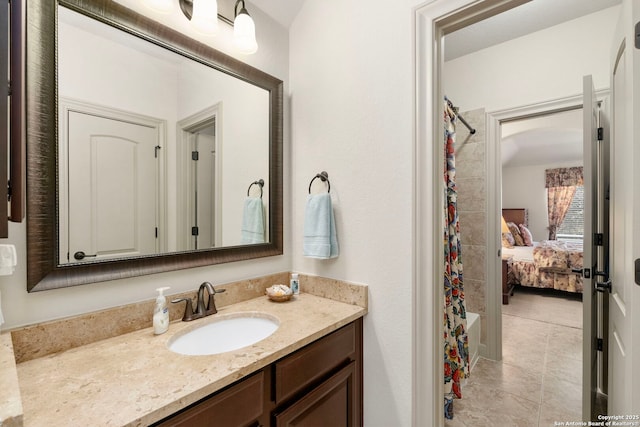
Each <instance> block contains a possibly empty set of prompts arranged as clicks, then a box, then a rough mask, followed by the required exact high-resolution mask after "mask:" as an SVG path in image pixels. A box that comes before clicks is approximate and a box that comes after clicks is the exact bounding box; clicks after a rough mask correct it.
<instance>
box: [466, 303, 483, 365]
mask: <svg viewBox="0 0 640 427" xmlns="http://www.w3.org/2000/svg"><path fill="white" fill-rule="evenodd" d="M467 338H468V340H469V371H471V370H472V369H473V367H474V366H475V365H476V362H477V361H478V359H479V358H480V355H479V353H478V345H479V344H480V315H479V314H478V313H469V312H467Z"/></svg>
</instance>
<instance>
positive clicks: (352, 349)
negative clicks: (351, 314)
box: [275, 323, 356, 404]
mask: <svg viewBox="0 0 640 427" xmlns="http://www.w3.org/2000/svg"><path fill="white" fill-rule="evenodd" d="M355 353H356V326H355V323H350V324H349V325H347V326H345V327H343V328H341V329H338V330H337V331H335V332H333V333H331V334H330V335H327V336H326V337H324V338H321V339H320V340H318V341H316V342H315V343H312V344H309V345H308V346H306V347H304V348H302V349H300V350H298V351H297V352H295V353H293V354H292V355H290V356H287V357H285V358H283V359H282V360H280V361H278V362H276V364H275V385H276V387H275V399H276V404H280V403H281V402H283V401H285V400H286V399H289V398H290V397H292V396H293V395H294V394H295V393H297V392H298V391H300V390H303V389H304V388H306V387H309V386H311V385H313V384H314V383H315V382H316V381H318V380H320V379H322V378H323V377H324V376H326V375H327V373H329V372H331V371H332V370H334V369H335V368H337V367H339V366H340V365H341V364H344V363H345V362H347V361H349V360H351V359H353V358H354V357H355Z"/></svg>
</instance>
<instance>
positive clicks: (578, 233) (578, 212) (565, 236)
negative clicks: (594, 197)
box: [557, 186, 584, 240]
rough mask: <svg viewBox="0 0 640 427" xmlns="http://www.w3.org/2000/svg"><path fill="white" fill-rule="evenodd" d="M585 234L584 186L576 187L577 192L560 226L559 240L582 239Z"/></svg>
mask: <svg viewBox="0 0 640 427" xmlns="http://www.w3.org/2000/svg"><path fill="white" fill-rule="evenodd" d="M583 236H584V187H583V186H578V187H576V194H575V195H574V196H573V201H572V202H571V206H569V210H568V211H567V215H566V216H565V217H564V220H563V221H562V224H561V225H560V227H558V234H557V239H558V240H582V238H583Z"/></svg>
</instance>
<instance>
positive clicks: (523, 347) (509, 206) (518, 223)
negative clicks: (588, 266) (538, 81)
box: [486, 108, 584, 425]
mask: <svg viewBox="0 0 640 427" xmlns="http://www.w3.org/2000/svg"><path fill="white" fill-rule="evenodd" d="M582 117H583V111H582V108H572V109H569V110H561V111H554V112H550V113H549V114H544V115H536V116H534V117H528V118H521V119H517V120H512V121H507V122H505V123H503V124H502V125H501V126H500V130H501V142H500V153H501V170H502V174H501V189H502V192H501V194H502V210H501V212H496V215H500V216H501V233H502V237H503V239H502V248H501V251H502V271H501V274H500V279H501V285H502V288H503V298H502V306H501V308H502V315H501V318H502V362H501V363H503V364H507V365H510V366H511V368H510V369H512V370H515V371H518V373H519V375H521V376H522V377H523V378H527V381H528V382H529V384H534V385H539V386H540V387H539V390H541V395H540V399H541V402H542V403H543V406H544V412H542V411H541V413H540V417H541V419H540V423H541V424H540V425H542V421H543V420H544V418H546V419H547V420H548V421H551V420H553V419H560V418H557V417H560V416H564V417H568V418H566V419H580V418H581V415H582V398H581V393H582V372H583V371H582V347H583V330H582V322H583V307H582V289H583V284H582V277H581V274H579V273H578V272H577V271H578V270H580V271H581V269H582V267H583V266H582V250H583V246H582V243H583V231H584V191H583V190H584V186H583V175H582V168H583V152H582V149H583V141H582V132H583V120H582ZM558 211H560V212H558ZM503 221H504V222H503ZM486 363H491V362H490V361H487V362H486ZM493 363H495V362H493ZM558 393H560V394H561V395H562V399H561V400H558V399H555V398H554V397H553V396H556V395H557V394H558ZM530 397H532V396H530Z"/></svg>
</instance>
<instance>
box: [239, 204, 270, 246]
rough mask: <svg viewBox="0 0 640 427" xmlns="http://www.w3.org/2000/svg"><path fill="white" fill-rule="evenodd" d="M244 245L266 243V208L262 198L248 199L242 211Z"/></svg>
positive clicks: (242, 238)
mask: <svg viewBox="0 0 640 427" xmlns="http://www.w3.org/2000/svg"><path fill="white" fill-rule="evenodd" d="M240 242H241V243H242V244H245V245H246V244H252V243H264V208H263V205H262V198H259V197H247V198H246V199H244V209H243V211H242V233H241V236H240Z"/></svg>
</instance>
